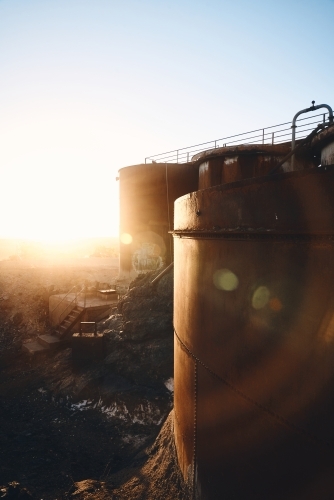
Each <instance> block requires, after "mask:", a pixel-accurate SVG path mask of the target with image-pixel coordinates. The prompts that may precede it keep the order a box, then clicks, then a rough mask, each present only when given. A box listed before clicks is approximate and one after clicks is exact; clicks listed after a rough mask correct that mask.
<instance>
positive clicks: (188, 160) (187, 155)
mask: <svg viewBox="0 0 334 500" xmlns="http://www.w3.org/2000/svg"><path fill="white" fill-rule="evenodd" d="M188 162H189V151H188V153H187V163H188Z"/></svg>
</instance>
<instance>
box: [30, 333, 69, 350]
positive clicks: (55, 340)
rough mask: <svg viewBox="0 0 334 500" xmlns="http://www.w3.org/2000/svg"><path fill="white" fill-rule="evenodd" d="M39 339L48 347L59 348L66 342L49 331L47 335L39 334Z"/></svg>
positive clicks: (41, 343) (40, 342)
mask: <svg viewBox="0 0 334 500" xmlns="http://www.w3.org/2000/svg"><path fill="white" fill-rule="evenodd" d="M37 341H38V342H39V344H40V345H42V346H43V347H44V348H46V349H58V348H59V347H61V346H62V345H63V344H64V341H63V340H61V339H60V338H59V337H56V336H55V335H50V334H49V333H47V334H45V335H39V336H38V337H37Z"/></svg>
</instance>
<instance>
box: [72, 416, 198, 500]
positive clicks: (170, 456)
mask: <svg viewBox="0 0 334 500" xmlns="http://www.w3.org/2000/svg"><path fill="white" fill-rule="evenodd" d="M72 498H73V499H77V500H88V499H94V500H107V499H108V500H109V499H110V500H121V499H131V500H187V499H189V498H190V489H189V487H188V486H187V485H186V484H185V483H184V481H183V478H182V475H181V472H180V469H179V466H178V463H177V458H176V449H175V444H174V436H173V411H172V412H171V413H170V414H169V416H168V418H167V420H166V422H165V424H164V425H163V427H162V429H161V431H160V433H159V436H158V437H157V439H156V441H155V443H154V445H153V446H152V447H151V448H148V449H147V450H145V451H143V452H142V453H140V454H139V456H137V457H136V459H135V460H134V462H133V463H132V464H131V465H130V466H129V467H128V468H127V469H125V470H122V471H121V472H119V473H118V474H115V475H112V476H110V477H109V478H107V480H106V481H102V482H99V481H81V482H78V483H76V484H75V491H74V492H73V493H72Z"/></svg>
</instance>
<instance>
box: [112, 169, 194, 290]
mask: <svg viewBox="0 0 334 500" xmlns="http://www.w3.org/2000/svg"><path fill="white" fill-rule="evenodd" d="M196 189H198V166H197V165H196V164H193V163H188V164H182V165H180V164H168V163H149V164H139V165H133V166H129V167H124V168H122V169H120V170H119V190H120V279H122V278H123V279H127V280H130V279H131V278H132V279H133V278H134V277H135V276H136V275H137V274H138V273H140V272H144V271H147V270H152V269H156V268H158V267H159V266H161V265H162V264H169V263H170V262H171V254H172V238H171V236H170V234H169V233H168V232H169V231H170V230H171V229H173V217H174V200H176V198H179V197H180V196H182V195H184V194H185V193H188V192H189V191H194V190H196Z"/></svg>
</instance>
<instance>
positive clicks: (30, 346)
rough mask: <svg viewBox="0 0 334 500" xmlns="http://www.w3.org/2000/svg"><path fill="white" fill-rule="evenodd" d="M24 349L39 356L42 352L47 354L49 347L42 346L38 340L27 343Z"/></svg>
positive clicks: (23, 346) (23, 345)
mask: <svg viewBox="0 0 334 500" xmlns="http://www.w3.org/2000/svg"><path fill="white" fill-rule="evenodd" d="M22 349H23V350H24V351H26V352H28V353H29V354H39V353H42V352H47V351H48V350H49V348H48V347H44V346H42V345H41V344H40V343H39V342H37V341H36V340H35V341H33V342H26V343H25V344H22Z"/></svg>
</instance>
